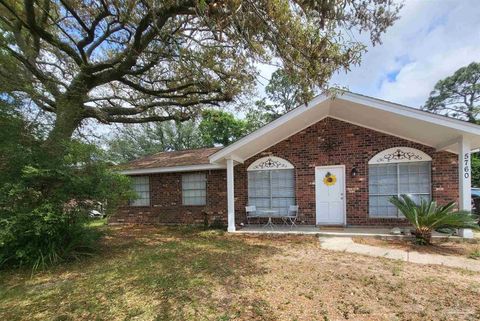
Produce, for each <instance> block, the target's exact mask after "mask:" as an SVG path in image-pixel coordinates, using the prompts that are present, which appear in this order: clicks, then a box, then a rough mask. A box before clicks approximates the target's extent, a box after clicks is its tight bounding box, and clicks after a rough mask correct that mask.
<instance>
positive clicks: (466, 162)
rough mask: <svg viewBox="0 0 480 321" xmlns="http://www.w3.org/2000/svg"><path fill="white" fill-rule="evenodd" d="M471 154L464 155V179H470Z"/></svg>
mask: <svg viewBox="0 0 480 321" xmlns="http://www.w3.org/2000/svg"><path fill="white" fill-rule="evenodd" d="M469 164H470V153H465V154H464V155H463V177H464V178H466V179H467V178H470V166H469Z"/></svg>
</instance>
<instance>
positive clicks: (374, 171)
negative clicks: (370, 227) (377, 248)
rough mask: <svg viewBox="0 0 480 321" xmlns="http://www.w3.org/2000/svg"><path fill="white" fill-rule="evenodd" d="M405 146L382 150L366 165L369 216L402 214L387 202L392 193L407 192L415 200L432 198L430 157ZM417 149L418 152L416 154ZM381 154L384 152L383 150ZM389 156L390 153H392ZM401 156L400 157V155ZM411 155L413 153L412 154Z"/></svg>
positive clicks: (394, 194)
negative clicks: (406, 153) (383, 154)
mask: <svg viewBox="0 0 480 321" xmlns="http://www.w3.org/2000/svg"><path fill="white" fill-rule="evenodd" d="M403 152H405V148H398V149H397V150H395V151H393V152H389V153H390V154H389V153H386V154H385V155H386V156H384V157H379V156H378V155H380V154H381V153H379V154H378V155H377V156H375V157H374V158H372V161H370V162H369V165H368V183H369V184H368V185H369V216H370V217H375V218H398V217H403V215H402V214H401V213H400V212H399V211H398V210H397V208H396V207H395V206H394V205H393V204H392V203H390V201H389V199H390V198H391V197H392V196H400V195H402V194H407V195H408V196H410V197H411V198H412V200H413V201H415V202H417V203H418V202H420V200H421V199H425V200H427V201H429V200H430V199H431V190H432V187H431V158H430V157H429V156H428V155H426V154H424V153H423V152H421V151H416V150H414V149H412V148H409V151H408V152H409V153H413V154H408V155H407V156H405V154H403ZM417 152H418V153H417ZM382 153H383V152H382ZM392 153H393V154H394V156H393V157H391V155H393V154H392ZM402 155H403V156H402ZM412 155H413V156H412Z"/></svg>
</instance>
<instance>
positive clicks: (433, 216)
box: [390, 195, 479, 244]
mask: <svg viewBox="0 0 480 321" xmlns="http://www.w3.org/2000/svg"><path fill="white" fill-rule="evenodd" d="M390 202H391V203H392V204H393V205H395V206H396V207H397V208H398V209H399V210H400V212H402V214H403V215H404V216H405V217H406V218H407V220H408V221H410V223H411V224H412V225H413V226H414V228H415V231H414V232H413V235H414V236H415V241H416V243H418V244H430V243H431V239H432V232H433V231H434V230H437V229H441V228H471V229H478V228H479V226H478V217H477V216H476V215H473V214H471V213H469V212H466V211H457V212H454V211H453V208H454V207H455V203H454V202H451V203H448V204H447V205H445V206H438V205H437V203H436V202H435V201H429V202H428V201H426V200H423V199H422V200H421V201H420V204H416V203H415V202H414V201H413V200H412V199H411V198H410V197H408V196H407V195H401V197H397V196H393V197H391V198H390Z"/></svg>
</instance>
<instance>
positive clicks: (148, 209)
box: [109, 170, 227, 224]
mask: <svg viewBox="0 0 480 321" xmlns="http://www.w3.org/2000/svg"><path fill="white" fill-rule="evenodd" d="M204 173H205V174H206V176H207V204H206V205H205V206H184V205H182V174H183V173H160V174H152V175H150V206H123V207H120V208H119V209H118V211H117V213H116V214H115V215H114V216H112V217H110V218H109V222H110V223H139V224H203V223H204V219H205V216H207V218H208V221H209V222H210V223H211V222H213V221H214V220H216V219H220V220H221V221H222V222H223V223H224V224H226V219H227V214H226V212H227V192H226V186H227V179H226V172H225V171H224V170H212V171H205V172H204Z"/></svg>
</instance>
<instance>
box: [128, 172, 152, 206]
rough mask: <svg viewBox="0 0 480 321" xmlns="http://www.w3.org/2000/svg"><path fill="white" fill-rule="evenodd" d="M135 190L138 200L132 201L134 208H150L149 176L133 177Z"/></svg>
mask: <svg viewBox="0 0 480 321" xmlns="http://www.w3.org/2000/svg"><path fill="white" fill-rule="evenodd" d="M132 180H133V190H134V191H135V193H137V198H136V199H134V200H131V201H130V205H132V206H150V180H149V177H148V176H133V177H132Z"/></svg>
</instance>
